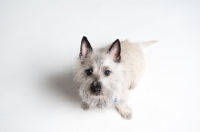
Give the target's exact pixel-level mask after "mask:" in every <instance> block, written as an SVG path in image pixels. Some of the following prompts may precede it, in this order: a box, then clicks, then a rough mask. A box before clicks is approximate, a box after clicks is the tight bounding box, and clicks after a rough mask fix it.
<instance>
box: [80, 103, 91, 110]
mask: <svg viewBox="0 0 200 132" xmlns="http://www.w3.org/2000/svg"><path fill="white" fill-rule="evenodd" d="M81 107H82V108H83V109H84V110H88V109H89V108H90V107H89V105H88V104H87V103H85V102H82V104H81Z"/></svg>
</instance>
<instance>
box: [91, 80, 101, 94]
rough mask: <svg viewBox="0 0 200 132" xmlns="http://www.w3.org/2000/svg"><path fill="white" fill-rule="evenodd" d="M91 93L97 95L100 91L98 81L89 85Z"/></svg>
mask: <svg viewBox="0 0 200 132" xmlns="http://www.w3.org/2000/svg"><path fill="white" fill-rule="evenodd" d="M91 91H92V93H94V94H96V95H98V94H99V93H100V92H101V83H100V82H93V83H92V86H91Z"/></svg>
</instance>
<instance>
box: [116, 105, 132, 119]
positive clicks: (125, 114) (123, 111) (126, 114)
mask: <svg viewBox="0 0 200 132" xmlns="http://www.w3.org/2000/svg"><path fill="white" fill-rule="evenodd" d="M116 109H117V111H118V112H119V114H120V115H121V116H122V118H124V119H127V120H130V119H131V118H132V110H131V109H130V108H129V107H128V106H126V107H125V108H119V107H116Z"/></svg>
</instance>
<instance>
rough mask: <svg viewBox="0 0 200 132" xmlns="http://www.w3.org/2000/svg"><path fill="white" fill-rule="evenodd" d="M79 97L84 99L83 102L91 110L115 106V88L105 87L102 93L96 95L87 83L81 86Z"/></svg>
mask: <svg viewBox="0 0 200 132" xmlns="http://www.w3.org/2000/svg"><path fill="white" fill-rule="evenodd" d="M79 95H80V97H81V98H82V101H83V102H86V103H87V104H88V105H89V106H90V107H91V108H94V107H98V108H103V107H106V106H110V105H112V104H113V100H114V98H115V97H114V95H115V93H114V92H113V88H110V87H109V86H105V85H103V86H102V91H101V93H100V94H98V95H96V94H94V93H92V92H91V90H90V84H87V82H86V83H85V84H82V85H81V86H80V89H79Z"/></svg>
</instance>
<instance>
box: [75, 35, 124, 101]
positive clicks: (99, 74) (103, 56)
mask: <svg viewBox="0 0 200 132" xmlns="http://www.w3.org/2000/svg"><path fill="white" fill-rule="evenodd" d="M120 52H121V46H120V41H119V40H118V39H117V40H116V41H114V42H113V43H112V45H111V46H109V47H107V48H104V49H101V50H99V51H97V52H94V51H93V49H92V47H91V45H90V42H89V41H88V39H87V38H86V37H83V38H82V41H81V48H80V54H79V60H80V61H79V65H78V66H77V67H75V68H74V80H75V81H76V82H77V83H78V85H79V94H80V96H81V97H82V99H83V100H84V101H86V102H88V100H90V99H91V98H93V99H107V98H113V96H115V93H116V92H117V91H118V87H119V85H121V84H120V75H121V74H123V73H122V72H121V70H120V69H121V67H120V59H121V57H120Z"/></svg>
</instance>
